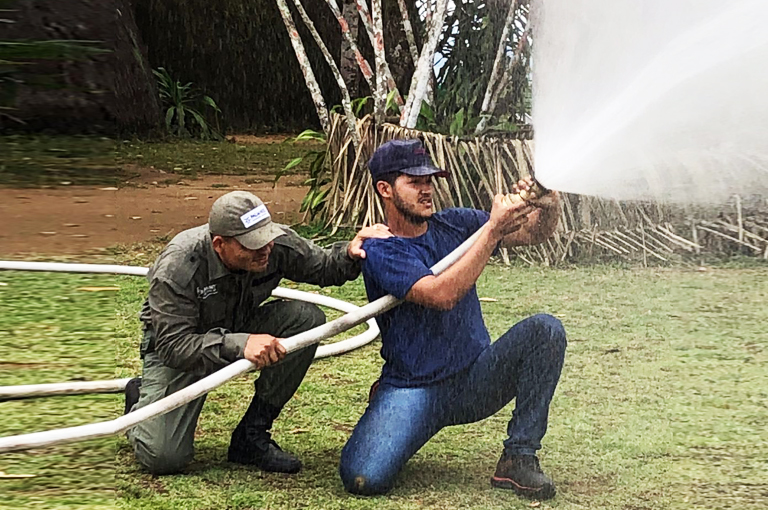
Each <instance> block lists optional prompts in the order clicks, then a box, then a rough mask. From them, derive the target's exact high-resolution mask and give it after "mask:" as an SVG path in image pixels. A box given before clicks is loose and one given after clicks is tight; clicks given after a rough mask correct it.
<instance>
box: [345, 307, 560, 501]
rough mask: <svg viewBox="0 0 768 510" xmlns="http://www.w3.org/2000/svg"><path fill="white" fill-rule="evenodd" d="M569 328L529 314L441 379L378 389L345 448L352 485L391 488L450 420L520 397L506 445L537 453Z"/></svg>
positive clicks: (470, 418)
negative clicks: (472, 359)
mask: <svg viewBox="0 0 768 510" xmlns="http://www.w3.org/2000/svg"><path fill="white" fill-rule="evenodd" d="M565 346H566V339H565V330H564V329H563V326H562V324H561V323H560V321H559V320H558V319H556V318H555V317H552V316H551V315H543V314H542V315H535V316H533V317H529V318H527V319H525V320H523V321H521V322H519V323H518V324H516V325H515V326H513V327H512V328H511V329H510V330H509V331H507V332H506V333H505V334H504V335H503V336H502V337H501V338H499V339H498V340H497V341H496V342H494V343H492V344H491V345H489V346H488V347H487V348H486V349H485V350H484V351H483V352H482V353H481V354H480V356H479V357H478V358H477V360H476V361H475V362H474V363H473V364H472V365H470V366H469V368H467V369H466V370H464V371H463V372H461V373H459V374H457V375H455V376H453V377H451V378H449V379H447V380H444V381H440V382H438V383H435V384H431V385H429V386H423V387H414V388H398V387H395V386H392V385H388V384H382V385H381V386H379V388H378V389H377V390H376V392H375V394H374V395H373V398H372V399H371V401H370V403H369V404H368V408H367V409H366V410H365V413H364V414H363V416H362V418H360V421H359V422H358V424H357V426H356V427H355V430H354V431H353V432H352V436H351V437H350V438H349V441H347V444H346V445H345V446H344V449H343V450H342V452H341V465H340V467H339V472H340V474H341V480H342V482H343V483H344V487H345V488H346V489H347V490H348V491H349V492H352V493H355V494H363V495H374V494H383V493H385V492H387V491H389V489H391V488H392V486H393V485H394V481H395V477H396V476H397V474H398V472H399V471H400V469H401V468H402V467H403V466H404V465H405V463H406V462H407V461H408V459H410V458H411V457H412V456H413V455H414V454H415V453H416V452H417V451H418V450H419V448H421V447H422V446H423V445H424V444H425V443H426V442H427V441H428V440H429V439H430V438H431V437H432V436H434V435H435V434H436V433H437V432H438V431H440V430H441V429H442V428H443V427H447V426H450V425H460V424H464V423H473V422H476V421H479V420H482V419H484V418H487V417H488V416H491V415H493V414H495V413H496V412H498V411H499V410H500V409H502V408H503V407H504V406H505V405H507V404H508V403H509V402H510V401H511V400H512V399H513V398H517V402H516V405H515V410H514V412H513V413H512V419H511V420H510V421H509V425H508V427H507V434H508V436H509V437H508V438H507V439H506V440H505V441H504V449H505V451H506V452H508V453H510V454H520V455H533V454H534V453H535V452H536V450H538V449H539V448H541V440H542V438H543V437H544V434H545V433H546V431H547V417H548V415H549V403H550V401H551V400H552V395H553V394H554V393H555V388H556V387H557V382H558V380H559V379H560V371H561V369H562V367H563V361H564V359H565Z"/></svg>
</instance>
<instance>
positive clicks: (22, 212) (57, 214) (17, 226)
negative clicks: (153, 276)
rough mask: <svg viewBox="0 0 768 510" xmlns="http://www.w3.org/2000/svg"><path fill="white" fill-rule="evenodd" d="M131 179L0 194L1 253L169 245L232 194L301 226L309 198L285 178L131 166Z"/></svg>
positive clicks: (297, 184) (62, 252)
mask: <svg viewBox="0 0 768 510" xmlns="http://www.w3.org/2000/svg"><path fill="white" fill-rule="evenodd" d="M130 173H131V175H132V176H131V178H130V179H128V180H125V181H122V182H121V183H120V187H114V186H106V187H101V186H68V187H59V188H44V189H14V188H0V217H2V218H4V220H5V221H3V222H2V223H0V255H3V256H9V255H10V256H14V255H28V254H57V255H75V254H86V253H90V252H93V251H94V250H96V249H100V248H106V247H109V246H114V245H119V244H132V243H139V242H146V241H152V240H160V241H165V240H169V239H170V238H171V237H172V236H174V235H175V234H177V233H179V232H181V231H182V230H185V229H187V228H190V227H193V226H196V225H200V224H203V223H205V222H206V221H207V220H208V211H209V209H210V207H211V204H212V203H213V201H214V200H215V199H216V198H218V197H220V196H221V195H223V194H225V193H228V192H229V191H233V190H237V189H243V190H248V191H251V192H253V193H255V194H256V195H258V196H259V197H260V198H261V199H262V200H264V202H265V203H267V205H268V207H269V209H270V212H271V213H272V215H273V218H274V219H275V220H276V221H278V222H280V223H286V224H293V223H296V222H298V221H300V220H301V214H300V213H299V208H300V205H301V200H302V199H303V198H304V195H305V194H306V188H304V187H303V186H301V182H302V181H303V177H301V176H296V175H295V176H286V177H285V178H283V179H281V180H280V182H279V183H278V184H277V186H273V184H272V182H271V180H270V181H269V182H265V181H258V180H257V179H254V178H253V177H246V176H234V175H226V176H224V175H202V176H200V177H199V178H196V179H192V178H190V177H186V176H178V175H172V174H167V173H163V172H161V171H160V170H157V169H150V168H143V167H137V166H131V167H130ZM246 181H248V182H246ZM257 181H258V182H257Z"/></svg>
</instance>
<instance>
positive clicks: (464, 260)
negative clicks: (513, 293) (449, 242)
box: [405, 226, 498, 310]
mask: <svg viewBox="0 0 768 510" xmlns="http://www.w3.org/2000/svg"><path fill="white" fill-rule="evenodd" d="M497 244H498V239H496V238H495V237H494V234H493V232H492V231H491V229H490V228H489V227H487V226H486V227H483V232H482V234H480V238H479V239H478V240H477V241H476V242H475V243H474V244H473V245H472V247H471V248H470V249H469V251H467V253H465V254H464V256H463V257H461V258H460V259H459V260H458V261H456V263H455V264H453V265H452V266H451V267H449V268H448V269H446V270H445V271H444V272H443V273H441V274H439V275H437V276H431V275H430V276H425V277H424V278H422V279H421V280H419V281H418V282H416V284H414V286H413V287H412V288H411V290H410V291H409V292H408V294H407V295H406V296H405V299H406V300H408V301H411V302H414V303H417V304H420V305H422V306H427V307H429V308H437V309H440V310H450V309H451V308H453V307H454V306H456V304H457V303H458V302H459V301H460V300H461V298H463V297H464V296H465V295H466V294H467V292H469V289H471V288H472V286H473V285H474V284H475V283H476V282H477V279H478V278H479V277H480V275H481V274H482V272H483V269H484V268H485V266H486V264H487V263H488V260H489V259H490V258H491V254H492V253H493V250H494V249H495V248H496V245H497Z"/></svg>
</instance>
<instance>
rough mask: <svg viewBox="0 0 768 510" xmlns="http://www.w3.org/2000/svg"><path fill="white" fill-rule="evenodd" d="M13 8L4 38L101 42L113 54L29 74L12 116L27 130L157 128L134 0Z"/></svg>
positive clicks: (39, 2)
mask: <svg viewBox="0 0 768 510" xmlns="http://www.w3.org/2000/svg"><path fill="white" fill-rule="evenodd" d="M9 8H10V9H12V12H9V13H7V14H6V15H5V17H6V18H12V19H13V20H14V21H16V23H13V24H6V23H3V24H0V25H2V26H1V30H2V32H0V39H5V40H13V39H25V40H28V39H33V40H51V39H60V40H89V41H99V42H100V43H99V44H98V46H100V47H102V48H103V49H106V50H109V52H107V53H103V54H99V55H95V56H92V57H90V58H88V59H86V60H84V61H74V60H60V61H37V62H35V63H34V64H33V65H31V66H28V68H25V69H24V74H23V75H22V77H23V80H24V82H25V83H23V84H21V85H20V86H19V87H18V91H17V95H16V98H15V108H17V110H16V111H15V112H13V115H14V116H15V117H18V118H19V119H21V120H23V121H24V122H25V123H26V126H24V128H25V129H30V130H38V129H53V130H56V131H62V132H71V133H83V132H86V133H87V132H95V133H116V132H125V131H128V132H136V133H142V132H147V131H148V130H151V129H153V128H154V127H156V126H157V125H158V122H159V104H158V98H157V90H156V88H155V82H154V78H153V77H152V74H151V72H150V70H149V68H148V65H147V61H146V57H145V55H146V53H145V51H144V47H143V45H142V43H141V39H140V37H139V35H138V30H137V28H136V23H135V20H134V18H133V11H132V8H131V5H130V0H103V1H100V2H92V1H88V0H68V1H66V2H51V1H46V0H28V1H19V2H17V3H16V4H15V5H11V6H9ZM4 124H5V126H6V127H19V126H17V125H10V124H9V122H8V121H5V122H4Z"/></svg>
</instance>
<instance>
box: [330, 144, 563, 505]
mask: <svg viewBox="0 0 768 510" xmlns="http://www.w3.org/2000/svg"><path fill="white" fill-rule="evenodd" d="M369 168H370V171H371V176H372V181H373V184H374V186H375V188H376V191H377V193H378V194H379V196H380V197H381V199H382V200H383V203H384V211H385V214H386V217H387V224H388V226H389V229H390V231H391V232H392V234H394V237H390V238H388V239H370V240H367V241H366V242H365V245H364V247H365V250H366V253H367V258H366V259H365V261H364V262H363V277H364V279H365V286H366V290H367V293H368V299H369V300H371V301H373V300H375V299H377V298H379V297H381V296H384V295H386V294H392V295H394V296H395V297H397V298H399V299H404V300H405V302H404V303H402V304H401V305H400V306H398V307H395V308H394V309H392V310H390V311H388V312H386V313H384V314H382V315H380V316H379V317H378V318H377V322H378V324H379V327H380V328H381V336H382V348H381V355H382V357H383V358H384V361H385V363H384V367H383V368H382V372H381V378H380V380H379V381H378V383H377V384H376V385H374V389H373V391H372V395H371V400H370V403H369V405H368V408H367V409H366V411H365V414H364V415H363V416H362V418H361V419H360V421H359V423H358V424H357V426H356V427H355V430H354V432H353V433H352V436H351V437H350V439H349V441H348V442H347V444H346V446H345V447H344V449H343V451H342V454H341V465H340V474H341V478H342V481H343V482H344V486H345V488H346V489H347V490H348V491H350V492H352V493H355V494H362V495H374V494H382V493H385V492H387V491H388V490H389V489H391V488H392V486H393V484H394V481H395V477H396V475H397V473H398V472H399V471H400V469H401V468H402V467H403V465H404V464H405V463H406V462H407V461H408V459H409V458H411V457H412V456H413V455H414V454H415V453H416V452H417V451H418V450H419V448H421V447H422V446H423V445H424V444H425V443H426V442H427V441H428V440H429V439H430V438H431V437H432V436H433V435H435V434H436V433H437V432H438V431H440V430H441V429H442V428H443V427H446V426H449V425H458V424H463V423H472V422H475V421H479V420H482V419H484V418H486V417H488V416H491V415H493V414H494V413H496V412H498V411H499V410H500V409H502V408H503V407H504V406H505V405H506V404H508V403H509V402H510V401H511V400H512V399H514V398H516V399H517V401H516V407H515V411H514V413H513V416H512V419H511V420H510V422H509V426H508V428H507V434H508V438H507V439H506V440H505V441H504V451H503V454H502V456H501V459H500V460H499V463H498V465H497V467H496V472H495V474H494V476H493V477H492V478H491V484H492V485H493V486H494V487H499V488H504V489H511V490H514V491H515V492H516V493H517V494H519V495H522V496H526V497H530V498H536V499H548V498H551V497H553V496H554V495H555V486H554V483H553V482H552V480H551V479H550V478H549V477H548V476H547V475H545V474H544V473H543V472H542V470H541V468H540V467H539V461H538V458H537V457H536V451H537V450H538V449H539V448H541V439H542V438H543V437H544V434H545V433H546V428H547V417H548V413H549V404H550V401H551V400H552V395H553V394H554V392H555V388H556V386H557V382H558V380H559V378H560V371H561V369H562V366H563V360H564V357H565V347H566V339H565V331H564V330H563V326H562V325H561V324H560V321H559V320H557V319H556V318H554V317H552V316H550V315H543V314H542V315H536V316H533V317H529V318H527V319H525V320H523V321H522V322H520V323H518V324H516V325H515V326H513V327H512V328H511V329H510V330H509V331H507V332H506V333H505V334H504V335H502V337H501V338H499V339H498V340H497V341H496V342H494V343H491V341H490V337H489V334H488V331H487V329H486V327H485V324H484V322H483V317H482V312H481V309H480V302H479V299H478V297H477V291H476V289H475V283H476V281H477V279H478V277H479V276H480V274H481V273H482V271H483V269H484V267H485V265H486V264H487V263H488V260H489V259H490V257H491V255H492V254H493V253H494V252H495V251H496V250H497V248H498V247H499V245H504V246H521V245H529V244H537V243H541V242H543V241H545V240H546V239H547V238H548V237H549V236H551V235H552V233H553V232H554V230H555V227H556V226H557V221H558V217H559V210H560V208H559V198H558V195H557V193H555V192H552V193H550V194H548V195H546V196H544V197H540V198H536V199H535V200H532V201H530V202H524V203H512V202H511V201H508V200H506V199H505V197H504V196H503V195H497V196H496V197H495V199H494V203H493V207H492V210H491V212H490V214H489V213H487V212H484V211H478V210H474V209H447V210H445V211H441V212H439V213H433V211H432V193H433V188H432V179H433V178H434V177H444V176H445V175H446V174H445V172H444V171H443V170H440V169H438V168H436V167H435V166H433V164H432V161H431V160H430V158H429V156H428V155H427V154H426V151H425V149H424V147H423V146H422V144H421V142H420V141H418V140H406V141H402V140H395V141H391V142H388V143H386V144H384V145H382V146H381V147H379V149H378V150H377V151H376V152H375V153H374V155H373V158H372V159H371V161H370V163H369ZM530 185H531V181H530V180H524V181H520V182H519V183H518V184H517V186H516V187H517V189H516V190H515V191H519V190H526V191H529V190H530ZM483 225H485V229H484V230H483V232H482V234H481V236H480V238H479V239H478V240H477V242H475V244H474V245H473V246H472V248H470V250H469V251H468V252H467V253H466V254H465V255H464V256H463V257H461V258H460V259H459V260H458V261H457V262H456V263H455V264H454V265H453V266H451V267H450V268H448V269H447V270H446V271H444V272H443V273H441V274H440V275H438V276H435V275H434V274H433V273H432V271H431V270H430V267H431V266H432V265H434V264H435V263H436V262H438V261H439V260H441V259H442V258H444V257H445V256H446V255H448V254H449V253H450V252H451V251H453V250H454V249H455V248H456V247H458V246H459V244H461V243H462V242H463V241H465V240H466V239H467V238H468V237H470V236H471V235H472V234H473V233H474V232H476V231H477V230H478V229H480V228H481V227H482V226H483Z"/></svg>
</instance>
